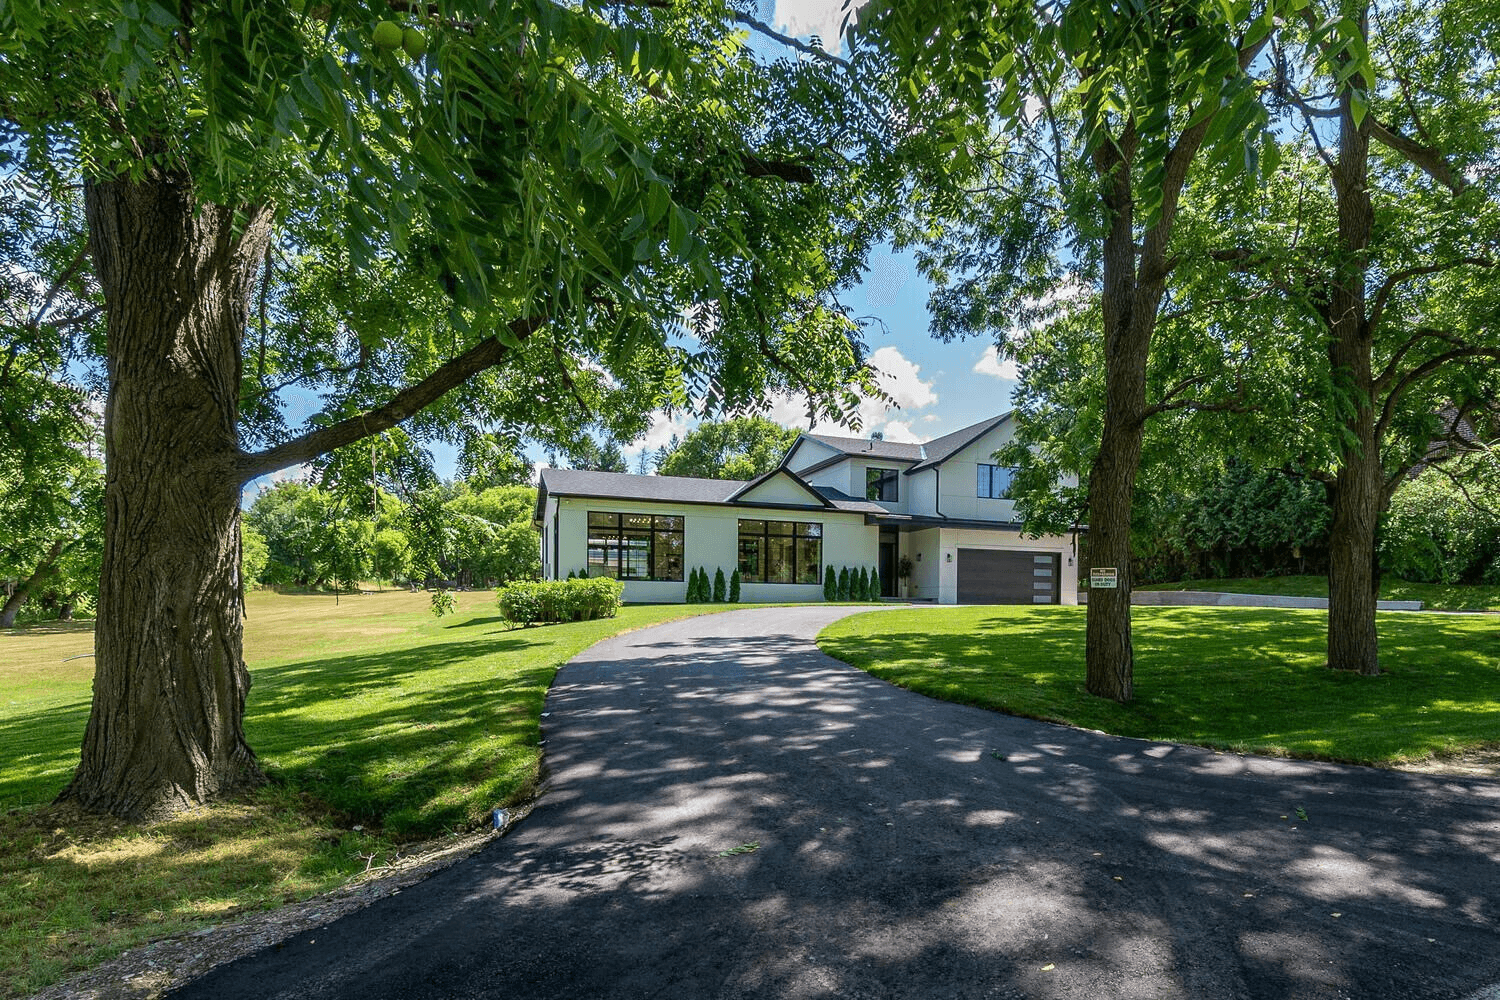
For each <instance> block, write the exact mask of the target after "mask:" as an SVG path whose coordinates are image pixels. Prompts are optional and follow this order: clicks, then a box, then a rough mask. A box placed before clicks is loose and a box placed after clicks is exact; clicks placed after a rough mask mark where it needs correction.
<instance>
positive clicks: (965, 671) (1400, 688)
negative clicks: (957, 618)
mask: <svg viewBox="0 0 1500 1000" xmlns="http://www.w3.org/2000/svg"><path fill="white" fill-rule="evenodd" d="M993 612H994V609H974V610H973V611H972V612H968V613H969V614H970V615H971V616H972V619H973V623H972V625H971V626H969V627H967V628H954V629H951V630H947V631H933V630H932V629H931V628H930V627H924V626H923V623H922V620H921V618H920V617H913V618H896V617H894V616H888V617H886V618H883V619H882V620H881V625H883V626H885V627H884V628H882V629H880V630H878V631H877V630H874V629H871V630H861V631H857V632H855V631H849V632H846V633H843V634H839V633H838V631H837V630H836V629H835V630H833V632H832V634H825V635H824V636H822V637H820V640H819V642H820V645H821V646H822V648H823V649H824V650H825V651H826V652H828V653H830V654H831V655H834V656H839V657H841V658H843V659H845V660H847V661H848V662H850V663H853V664H855V665H857V666H860V667H861V668H863V669H866V670H869V671H870V672H871V673H873V674H875V675H876V676H879V677H882V678H884V679H886V680H890V681H892V682H893V683H897V684H900V685H902V686H904V687H908V688H910V689H912V690H915V691H919V692H921V693H924V694H929V695H931V696H933V697H938V698H943V699H945V700H952V701H958V702H961V703H965V704H973V705H978V706H980V707H984V708H991V709H998V710H1001V711H1006V712H1010V713H1013V714H1018V715H1024V716H1029V717H1032V718H1039V719H1045V720H1053V721H1064V722H1068V723H1070V724H1074V725H1081V726H1086V727H1089V728H1097V729H1103V730H1106V731H1108V732H1112V733H1118V734H1120V735H1126V736H1135V737H1140V738H1147V739H1175V740H1182V741H1186V742H1196V743H1203V744H1206V745H1212V746H1218V747H1229V748H1233V749H1256V750H1260V751H1270V752H1290V753H1293V754H1296V755H1299V756H1311V757H1316V758H1324V759H1339V760H1352V761H1364V762H1373V761H1384V760H1392V759H1399V758H1402V757H1422V756H1425V755H1426V754H1428V753H1432V752H1438V753H1441V752H1444V751H1449V750H1453V749H1456V748H1459V747H1464V746H1474V745H1482V744H1484V743H1486V742H1493V741H1494V740H1495V739H1496V737H1497V733H1500V696H1497V690H1496V685H1495V684H1494V683H1492V682H1491V681H1492V677H1493V670H1494V668H1495V665H1496V664H1497V663H1500V633H1497V632H1496V630H1494V629H1486V628H1485V627H1484V623H1483V622H1482V621H1480V622H1476V621H1473V620H1467V619H1456V618H1451V617H1446V616H1428V615H1409V614H1388V615H1381V616H1380V619H1379V628H1380V633H1381V650H1382V663H1383V664H1384V667H1385V670H1386V673H1384V674H1383V675H1381V676H1379V677H1374V678H1369V677H1361V676H1358V675H1354V674H1348V673H1344V672H1339V671H1331V670H1329V669H1327V667H1326V666H1325V653H1326V628H1327V619H1326V615H1325V614H1324V613H1323V612H1319V611H1312V612H1300V611H1284V610H1277V611H1266V610H1261V609H1254V610H1250V609H1197V608H1160V609H1158V608H1150V609H1136V611H1135V614H1134V618H1133V621H1134V625H1133V629H1132V634H1133V639H1134V645H1135V650H1136V662H1135V688H1136V699H1135V701H1134V702H1132V703H1131V704H1129V705H1123V706H1122V705H1117V704H1115V703H1113V702H1109V701H1107V700H1104V699H1099V698H1094V697H1092V696H1090V695H1088V694H1087V693H1086V692H1085V691H1084V688H1083V676H1084V664H1083V651H1084V617H1083V613H1082V612H1081V611H1074V610H1073V609H1031V608H1018V609H1013V610H1011V609H1008V610H1007V611H1005V612H1003V613H1000V614H995V613H993ZM965 624H967V623H965ZM907 626H911V627H907Z"/></svg>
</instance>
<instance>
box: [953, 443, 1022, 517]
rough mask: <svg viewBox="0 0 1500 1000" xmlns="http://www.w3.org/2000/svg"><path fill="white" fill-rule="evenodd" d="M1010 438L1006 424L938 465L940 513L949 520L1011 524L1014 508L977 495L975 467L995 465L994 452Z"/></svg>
mask: <svg viewBox="0 0 1500 1000" xmlns="http://www.w3.org/2000/svg"><path fill="white" fill-rule="evenodd" d="M1013 436H1014V422H1013V421H1009V420H1007V421H1006V422H1005V423H1003V424H1001V425H1000V426H999V427H997V428H995V429H994V430H992V431H990V432H989V433H988V434H985V435H984V436H982V437H981V438H980V439H979V440H977V441H975V442H974V443H973V444H971V445H969V446H968V447H967V448H964V449H963V450H962V451H960V452H959V453H958V454H956V455H953V456H952V457H951V458H949V459H948V460H947V461H946V462H944V463H943V465H942V511H943V513H944V514H946V515H948V516H949V517H960V518H965V519H975V520H985V521H1012V520H1014V519H1015V515H1016V505H1015V503H1014V502H1013V501H1011V500H995V499H991V498H990V497H983V498H981V497H979V496H978V495H977V492H978V490H977V482H978V475H979V468H978V467H979V465H980V464H981V463H983V464H985V465H999V464H1000V462H999V461H998V460H997V459H996V458H995V457H994V454H995V452H996V451H998V450H999V449H1000V448H1001V447H1002V446H1004V445H1006V444H1008V443H1009V442H1010V440H1011V438H1012V437H1013Z"/></svg>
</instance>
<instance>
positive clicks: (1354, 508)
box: [1328, 15, 1385, 674]
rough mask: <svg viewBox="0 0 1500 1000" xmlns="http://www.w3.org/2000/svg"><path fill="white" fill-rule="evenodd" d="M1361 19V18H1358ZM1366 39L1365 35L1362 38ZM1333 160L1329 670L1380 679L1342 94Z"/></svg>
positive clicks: (1360, 261) (1359, 157) (1353, 170)
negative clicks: (1335, 434)
mask: <svg viewBox="0 0 1500 1000" xmlns="http://www.w3.org/2000/svg"><path fill="white" fill-rule="evenodd" d="M1361 16H1362V15H1361ZM1366 34H1368V32H1366ZM1341 110H1342V114H1341V115H1340V128H1339V157H1338V161H1337V163H1335V164H1334V168H1333V171H1332V173H1333V187H1334V194H1335V197H1336V198H1337V200H1338V213H1339V246H1340V250H1341V253H1340V255H1339V259H1338V263H1337V266H1336V268H1335V271H1334V280H1333V283H1332V287H1331V288H1330V292H1329V298H1328V326H1329V343H1328V361H1329V366H1330V368H1331V369H1332V372H1333V377H1334V383H1335V385H1337V386H1338V387H1339V388H1340V389H1341V390H1343V392H1345V393H1346V394H1347V395H1348V397H1349V400H1350V402H1352V404H1353V407H1354V408H1353V411H1352V412H1351V413H1350V415H1349V416H1348V417H1347V418H1346V419H1345V423H1344V443H1343V445H1342V446H1341V449H1340V455H1339V470H1338V474H1337V476H1336V478H1335V481H1334V484H1333V488H1332V492H1331V496H1330V499H1331V500H1332V502H1333V523H1332V525H1331V526H1330V528H1329V533H1328V546H1329V555H1328V665H1329V666H1330V667H1332V668H1334V669H1335V670H1352V671H1356V672H1358V673H1361V674H1378V673H1380V662H1379V644H1378V642H1377V639H1376V635H1375V597H1376V589H1377V585H1378V580H1377V578H1376V575H1375V559H1376V555H1375V532H1376V528H1377V526H1378V521H1379V518H1380V512H1381V508H1382V507H1383V505H1384V502H1385V494H1384V477H1383V476H1382V475H1381V467H1380V441H1379V438H1378V435H1377V434H1376V430H1375V381H1374V376H1373V374H1372V370H1371V355H1372V353H1373V351H1374V342H1373V331H1372V330H1371V329H1370V324H1369V321H1368V314H1367V312H1366V302H1365V282H1366V277H1367V273H1368V270H1369V258H1368V253H1367V251H1368V248H1369V245H1370V236H1371V233H1372V232H1373V231H1374V227H1375V209H1374V206H1373V204H1372V203H1371V201H1370V185H1369V156H1370V120H1369V118H1368V117H1366V118H1365V120H1364V121H1363V122H1362V123H1361V124H1360V125H1358V126H1356V125H1355V124H1354V115H1353V95H1352V92H1351V91H1350V90H1349V89H1348V88H1346V89H1345V90H1344V93H1343V96H1342V109H1341Z"/></svg>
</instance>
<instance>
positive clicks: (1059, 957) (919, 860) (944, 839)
mask: <svg viewBox="0 0 1500 1000" xmlns="http://www.w3.org/2000/svg"><path fill="white" fill-rule="evenodd" d="M850 611H851V609H847V608H843V609H841V608H826V609H825V608H817V607H813V608H791V609H787V608H779V609H769V610H754V611H738V612H730V613H726V614H720V615H713V616H708V617H702V618H695V619H691V620H688V621H683V622H678V623H674V624H668V625H662V626H658V627H655V628H650V629H645V630H642V631H639V632H634V633H631V634H628V635H624V636H620V637H617V638H615V639H612V640H608V641H606V642H603V643H600V644H599V645H597V646H595V647H593V648H592V649H590V650H588V651H587V652H585V653H584V654H582V655H581V656H579V657H578V658H577V659H575V660H574V661H573V662H572V663H570V664H569V665H568V666H567V667H565V668H564V669H563V670H562V671H561V672H560V673H559V675H558V678H557V682H556V684H555V685H554V687H553V689H552V692H551V694H550V696H549V701H548V706H547V708H548V711H549V712H550V715H549V717H548V718H546V719H544V720H543V721H544V726H545V732H544V735H545V737H546V739H547V761H548V764H549V767H550V777H549V781H550V784H549V786H548V788H547V791H546V793H545V795H544V797H543V798H542V800H541V802H540V804H539V805H538V807H537V809H536V811H535V812H534V813H533V814H532V815H531V816H530V817H528V818H527V819H526V820H525V821H524V822H523V823H521V824H520V825H519V826H518V827H516V828H515V830H514V831H513V832H512V833H511V834H510V835H509V836H507V837H505V838H503V839H501V840H499V841H497V842H495V843H494V844H492V845H491V846H490V847H488V848H486V849H485V850H484V851H482V852H480V853H479V854H477V855H475V856H474V857H472V858H470V859H468V860H466V861H464V862H461V863H459V864H458V865H455V866H454V867H452V868H450V869H448V870H446V871H444V872H442V873H441V874H439V875H437V876H435V877H433V878H431V879H429V880H428V881H426V882H423V883H421V884H419V885H416V886H412V887H410V888H408V889H406V890H404V891H402V892H401V893H399V894H397V895H394V896H391V897H388V898H386V899H384V900H381V901H380V902H378V903H376V904H375V905H373V906H370V907H369V908H367V909H365V910H361V911H359V912H357V913H354V914H351V915H349V916H347V917H345V918H343V919H341V920H339V921H336V922H335V923H333V924H331V925H328V926H326V927H322V928H319V929H317V930H315V931H312V932H310V933H307V934H303V935H300V936H299V937H296V938H293V939H291V940H290V941H288V942H285V943H284V944H283V945H281V946H278V947H276V948H274V949H270V950H268V951H265V952H262V953H260V954H258V955H253V956H250V957H248V958H246V959H243V960H241V961H238V962H235V963H233V964H230V965H227V966H224V967H222V968H220V969H218V970H216V971H215V972H213V973H211V974H210V975H208V976H207V977H205V978H203V979H201V980H199V981H197V982H195V983H192V984H189V985H188V986H187V987H186V988H185V989H183V990H181V991H180V992H179V993H178V994H177V995H178V996H181V997H212V998H214V1000H230V998H238V997H245V998H249V997H255V998H268V997H330V998H331V997H352V998H359V1000H379V998H387V997H412V998H417V997H430V998H459V997H481V996H488V997H506V998H511V1000H524V998H542V997H546V998H580V1000H581V998H590V997H669V998H731V997H733V998H739V997H745V998H748V997H768V998H771V997H775V998H780V997H798V998H802V997H908V998H924V1000H925V998H947V997H965V998H968V997H974V998H979V997H986V998H996V997H1017V998H1019V997H1083V998H1089V1000H1114V998H1136V997H1139V998H1154V997H1193V998H1198V997H1268V998H1269V997H1277V998H1283V997H1284V998H1293V997H1295V998H1304V997H1306V998H1312V997H1357V998H1366V997H1369V998H1380V1000H1390V998H1401V997H1424V998H1425V997H1434V998H1437V997H1441V998H1450V997H1451V998H1474V1000H1478V998H1485V1000H1500V989H1497V988H1496V987H1495V986H1494V985H1491V984H1496V983H1500V922H1497V917H1500V912H1497V907H1500V898H1497V897H1500V865H1497V862H1500V784H1497V783H1495V782H1489V781H1481V780H1467V779H1446V778H1432V777H1421V776H1416V775H1410V774H1402V773H1395V772H1384V771H1375V770H1369V769H1360V768H1343V767H1336V766H1331V765H1322V764H1313V763H1305V762H1294V761H1278V760H1266V759H1260V758H1244V757H1238V756H1234V755H1222V754H1216V753H1213V752H1209V751H1203V750H1196V749H1189V748H1183V747H1179V746H1171V745H1165V744H1153V743H1144V742H1139V741H1133V740H1122V739H1117V738H1114V737H1108V736H1103V735H1099V734H1095V733H1088V732H1080V731H1075V730H1069V729H1063V728H1059V727H1054V726H1048V725H1045V724H1041V723H1036V722H1030V721H1026V720H1022V719H1014V718H1009V717H1006V716H1002V715H995V714H992V713H989V712H985V711H980V710H977V709H970V708H964V707H961V706H957V705H948V704H943V703H940V702H935V701H931V700H928V699H926V698H923V697H920V696H918V695H914V694H911V693H910V692H906V691H902V690H899V689H897V688H894V687H891V686H889V685H887V684H885V683H883V682H881V681H877V680H875V679H873V678H871V677H869V676H868V675H866V674H864V673H861V672H859V671H856V670H853V669H851V668H849V667H846V666H844V665H843V664H840V663H838V662H836V661H834V660H831V659H829V658H828V657H825V656H823V655H822V654H820V653H818V652H817V650H816V649H815V648H814V647H813V646H812V644H811V642H810V640H811V638H812V636H814V635H815V634H816V633H817V632H818V630H819V629H820V628H822V627H823V626H824V625H826V624H827V623H828V622H830V621H833V620H834V619H836V618H839V617H841V616H843V615H844V614H847V613H850ZM1373 724H1378V722H1377V723H1373ZM752 844H753V845H758V846H756V847H755V849H753V850H750V849H748V845H752ZM741 846H746V849H745V850H744V851H742V852H741V853H737V854H729V855H727V856H721V852H724V851H728V850H730V849H733V848H738V847H741Z"/></svg>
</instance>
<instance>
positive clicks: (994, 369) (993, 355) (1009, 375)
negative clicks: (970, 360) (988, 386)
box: [973, 344, 1021, 382]
mask: <svg viewBox="0 0 1500 1000" xmlns="http://www.w3.org/2000/svg"><path fill="white" fill-rule="evenodd" d="M973 371H975V372H978V373H979V374H980V375H992V376H994V377H995V378H1003V379H1009V380H1010V381H1012V382H1015V381H1018V380H1019V379H1020V378H1021V373H1020V372H1018V371H1017V370H1016V362H1015V359H1013V358H1005V359H1003V360H1002V359H1001V357H1000V352H999V350H997V349H996V347H995V345H994V344H991V345H990V346H989V347H986V348H985V349H984V353H983V354H981V355H980V356H979V360H978V361H976V362H974V368H973Z"/></svg>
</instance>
